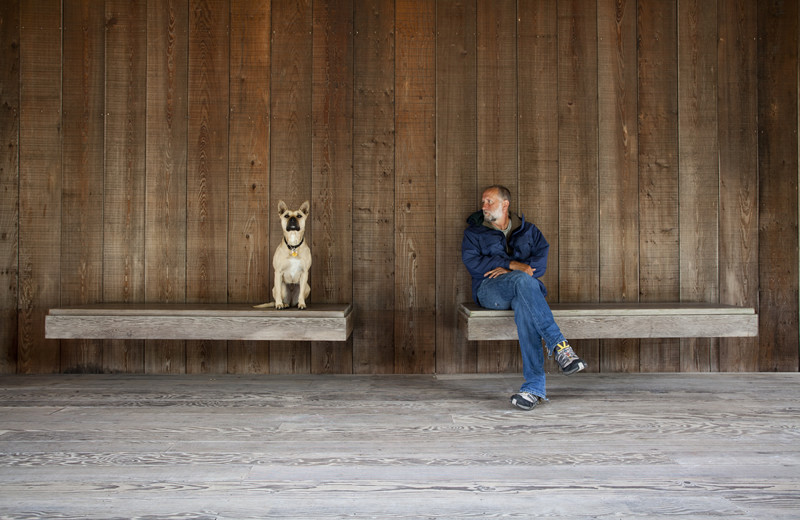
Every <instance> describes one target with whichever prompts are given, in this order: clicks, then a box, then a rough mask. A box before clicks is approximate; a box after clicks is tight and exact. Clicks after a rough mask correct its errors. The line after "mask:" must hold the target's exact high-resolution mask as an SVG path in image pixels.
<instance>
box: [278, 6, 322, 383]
mask: <svg viewBox="0 0 800 520" xmlns="http://www.w3.org/2000/svg"><path fill="white" fill-rule="evenodd" d="M271 13H272V38H273V42H272V59H271V61H270V67H271V69H270V104H271V108H270V193H269V196H270V204H269V208H268V210H269V212H268V214H269V215H270V217H271V219H270V241H271V244H270V246H271V250H272V251H274V249H275V248H276V247H277V246H278V244H280V241H281V240H282V239H283V234H282V231H281V227H280V219H279V218H278V217H277V215H278V210H277V208H278V201H279V200H283V201H285V202H286V204H287V205H288V206H289V207H290V208H294V209H296V208H299V207H300V204H302V203H303V201H305V200H309V199H310V198H311V173H312V172H311V164H312V159H311V158H312V146H311V136H312V124H311V118H312V97H311V90H310V89H309V88H308V85H310V84H311V80H312V77H313V76H312V63H313V59H312V38H311V33H312V2H311V1H310V0H302V1H298V2H273V4H272V8H271ZM314 211H315V209H314V207H313V206H312V207H311V213H312V214H313V213H314ZM312 222H313V220H312ZM309 224H310V223H309V222H306V235H305V238H306V240H308V241H309V242H312V243H313V240H314V230H313V226H312V225H309ZM312 254H313V251H312ZM271 256H272V255H270V257H271ZM315 272H316V270H315V268H314V266H313V265H312V266H311V274H310V276H311V280H312V283H313V280H314V278H315V274H314V273H315ZM270 273H272V270H270ZM271 285H272V284H270V286H271ZM310 301H314V294H313V293H312V294H311V296H310ZM270 371H271V372H272V373H279V374H280V373H283V374H287V373H288V374H303V373H308V372H310V371H311V349H310V346H309V345H308V344H307V343H287V342H276V343H273V344H271V345H270Z"/></svg>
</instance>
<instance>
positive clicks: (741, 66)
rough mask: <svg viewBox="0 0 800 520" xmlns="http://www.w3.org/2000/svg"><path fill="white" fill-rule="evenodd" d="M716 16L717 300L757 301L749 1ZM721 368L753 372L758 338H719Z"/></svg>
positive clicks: (752, 14) (723, 7)
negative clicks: (717, 71)
mask: <svg viewBox="0 0 800 520" xmlns="http://www.w3.org/2000/svg"><path fill="white" fill-rule="evenodd" d="M717 8H718V18H719V41H720V46H719V57H718V67H719V80H718V93H719V101H718V106H719V114H718V117H719V125H718V128H719V171H720V184H719V189H720V202H719V218H720V229H719V299H720V302H721V303H727V304H732V305H746V306H751V307H752V306H756V305H757V303H758V179H757V177H756V176H755V175H753V172H756V171H758V123H757V117H758V79H757V77H756V75H757V68H758V67H757V63H756V60H757V44H756V39H757V34H758V23H757V15H758V12H757V9H756V4H755V3H754V2H748V1H737V2H721V3H720V4H719V5H718V6H717ZM719 365H720V370H724V371H742V372H754V371H756V370H757V369H758V343H757V340H755V339H752V338H747V339H721V340H720V352H719Z"/></svg>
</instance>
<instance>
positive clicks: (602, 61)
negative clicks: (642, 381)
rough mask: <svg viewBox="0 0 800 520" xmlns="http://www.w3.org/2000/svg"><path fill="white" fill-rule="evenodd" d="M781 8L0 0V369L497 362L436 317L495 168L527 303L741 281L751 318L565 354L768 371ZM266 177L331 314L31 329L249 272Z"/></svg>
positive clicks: (449, 306) (784, 196)
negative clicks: (63, 334) (352, 323)
mask: <svg viewBox="0 0 800 520" xmlns="http://www.w3.org/2000/svg"><path fill="white" fill-rule="evenodd" d="M103 23H104V24H105V26H104V27H103ZM799 25H800V21H799V20H798V11H797V5H796V2H789V1H787V0H770V1H767V2H759V1H757V0H731V1H729V2H717V3H715V4H713V5H706V3H703V2H696V1H694V0H687V1H684V2H679V1H677V0H637V1H636V2H633V1H632V0H620V1H609V0H602V1H600V2H589V3H588V4H587V3H586V2H580V1H577V0H560V1H557V0H517V1H507V0H502V1H497V2H490V1H485V0H480V1H478V0H466V1H463V0H440V1H437V2H433V1H427V0H426V1H417V0H375V1H373V0H363V1H362V0H359V2H353V1H352V0H344V1H333V0H317V1H310V0H308V1H302V2H273V1H270V0H257V1H256V2H253V3H247V2H243V1H242V0H189V1H175V0H165V1H163V2H162V1H154V0H133V1H131V2H121V1H120V0H104V1H102V2H98V3H95V2H85V1H80V0H66V1H64V2H59V3H57V5H56V4H51V3H48V2H47V1H45V0H35V1H34V2H31V3H23V2H19V0H9V1H8V2H5V3H3V4H2V7H0V48H2V49H4V51H3V57H4V59H3V60H2V65H0V85H1V86H0V113H1V114H0V115H2V121H1V122H0V139H2V146H1V147H0V193H2V195H3V196H2V198H0V251H2V253H0V286H2V289H0V372H2V371H3V370H8V371H12V372H25V373H31V372H64V371H74V370H78V371H83V372H97V371H106V372H113V373H119V372H150V373H164V372H175V373H186V372H187V371H189V372H193V371H196V370H209V371H211V370H213V371H215V372H216V371H227V372H234V373H240V372H242V371H244V372H250V373H273V374H276V373H284V372H299V373H352V372H354V371H357V372H360V373H363V372H374V371H377V372H381V373H386V372H395V373H400V372H403V373H407V372H432V371H433V372H436V373H439V374H441V373H450V372H476V371H507V370H516V369H517V367H518V364H517V363H518V357H517V348H516V346H514V345H512V344H508V345H503V346H499V347H498V345H488V344H477V343H475V342H469V341H467V340H466V339H464V338H463V337H462V336H461V335H460V331H459V329H458V327H457V323H458V321H457V319H456V318H457V311H456V309H457V305H458V303H459V302H462V301H467V300H469V299H470V296H471V295H470V294H469V290H470V284H469V277H468V274H467V272H466V270H465V269H464V268H463V265H462V263H461V260H460V257H459V252H460V251H459V249H460V243H461V239H462V236H463V229H464V225H465V223H464V219H465V217H466V216H467V215H468V214H469V213H471V212H472V211H474V210H475V209H476V202H477V200H478V195H479V194H478V191H479V190H480V188H482V187H483V185H485V184H487V183H489V182H495V181H496V182H503V183H505V184H508V185H509V186H510V187H511V188H512V191H513V193H514V201H513V206H514V207H515V208H517V209H518V210H519V211H520V212H522V213H524V214H525V216H526V218H527V219H528V220H530V221H532V222H534V223H535V224H537V226H539V227H540V229H541V230H542V231H543V232H544V234H545V236H546V237H547V240H548V241H549V242H550V245H551V248H550V258H549V264H550V265H549V269H548V272H547V273H546V274H545V278H544V281H545V283H546V285H547V287H548V289H549V294H548V299H549V301H551V302H559V301H573V300H574V301H579V302H582V303H586V302H590V301H614V300H624V301H637V300H638V301H641V302H657V301H661V302H663V301H669V302H678V301H681V300H683V301H687V300H695V299H696V300H700V301H720V302H724V303H733V304H736V305H742V306H746V307H756V308H758V314H759V319H760V320H762V323H761V327H760V329H761V331H762V336H761V337H760V338H758V340H754V339H753V338H733V339H725V340H713V341H707V340H705V339H703V340H694V339H693V340H691V341H684V342H683V348H681V342H679V341H674V340H661V339H655V340H654V339H643V340H641V341H639V342H638V347H637V341H636V340H631V341H627V342H623V343H619V342H604V341H600V342H598V343H587V344H585V345H577V346H576V348H577V350H578V352H579V353H580V354H581V355H582V356H583V357H585V358H587V359H589V362H590V363H591V366H592V367H593V370H594V369H597V370H600V371H617V370H632V371H633V370H639V371H648V372H649V371H658V372H666V371H680V370H692V371H695V370H702V371H706V370H708V371H717V370H721V371H727V370H731V371H751V370H769V371H772V370H793V371H794V370H797V369H798V368H799V366H800V361H799V359H800V355H798V350H800V346H798V345H800V339H798V338H800V335H798V333H797V330H798V327H800V304H798V301H800V299H798V297H797V294H798V293H799V292H800V289H798V287H797V286H798V283H800V282H797V280H800V262H799V261H798V253H797V251H796V250H797V244H798V243H800V239H798V234H797V227H798V225H797V221H798V215H800V211H798V209H797V208H798V204H797V199H798V195H797V188H796V187H797V169H798V149H800V147H799V146H798V140H797V137H796V134H797V129H798V123H797V110H796V105H797V102H798V96H797V88H798V87H797V85H796V83H797V82H796V81H794V80H793V79H792V78H795V77H796V76H797V69H798V67H797V65H798V63H799V62H800V58H799V57H798V56H800V52H798V45H797V43H796V42H797V41H798V31H800V29H798V26H799ZM84 29H85V30H84ZM101 32H102V33H101ZM512 56H513V57H514V58H513V59H512ZM98 92H99V94H98ZM62 111H63V117H62ZM633 113H636V116H637V117H636V118H635V119H634V118H633V117H632V114H633ZM101 120H102V121H101ZM226 125H227V126H226ZM276 159H277V162H276ZM100 170H102V178H98V175H97V172H98V171H100ZM592 179H593V180H592ZM587 181H589V182H587ZM634 186H635V188H634ZM100 193H102V195H100ZM281 198H283V199H290V200H289V202H291V203H292V204H299V202H301V201H303V200H305V199H308V200H310V201H311V206H312V217H311V222H310V228H309V234H308V240H309V241H310V244H311V245H312V246H313V247H312V250H313V254H314V255H315V264H314V267H313V268H312V273H311V285H312V296H311V299H312V301H317V302H325V301H329V302H331V301H333V302H335V301H343V302H355V303H356V305H358V306H359V307H360V308H364V309H366V310H368V311H369V312H374V313H375V314H374V315H373V316H370V317H366V315H364V316H362V315H361V314H359V319H361V320H363V323H362V325H363V326H359V327H358V330H359V331H362V330H363V331H367V332H363V337H362V338H361V339H359V340H358V341H355V339H354V338H353V337H351V339H350V340H348V341H347V342H320V343H315V342H311V343H307V342H306V343H298V344H296V345H293V344H291V342H277V343H273V344H269V345H266V344H263V345H255V344H254V342H253V343H238V344H233V343H231V344H228V345H227V352H225V351H224V350H223V349H224V347H222V346H221V345H220V346H219V347H220V348H215V347H213V346H211V345H192V346H190V348H189V350H188V351H187V350H186V349H185V345H184V343H183V342H177V343H172V344H167V343H163V342H158V341H156V342H148V345H145V344H144V343H142V342H141V341H144V340H141V341H140V342H138V343H137V342H128V343H119V342H116V341H105V340H104V341H103V343H102V345H99V343H91V342H89V343H83V342H75V343H69V342H61V341H58V342H56V341H54V340H48V339H46V338H45V337H44V331H43V322H44V313H45V312H46V309H48V308H50V307H52V306H54V305H59V304H62V303H71V302H81V301H94V300H97V301H106V302H110V301H119V302H144V301H150V302H164V301H166V302H172V303H176V302H186V301H187V299H188V300H191V301H207V302H214V303H225V302H240V303H243V304H249V303H255V302H261V301H266V300H268V299H270V294H269V293H270V288H271V283H272V282H271V279H272V271H271V269H270V265H269V261H270V260H269V259H270V258H271V256H272V251H273V249H274V247H275V246H276V245H277V242H278V241H279V240H280V236H279V229H278V225H277V220H276V219H275V205H276V202H277V200H278V199H281ZM709 200H710V201H711V203H710V204H708V203H707V201H709ZM715 201H716V202H715ZM715 204H716V207H715ZM98 251H99V253H98ZM565 259H566V263H565V262H564V260H565ZM637 265H638V272H637V267H636V266H637ZM637 292H638V294H637ZM92 294H94V295H97V296H91V295H92ZM315 295H316V296H315ZM2 301H5V302H6V303H5V305H6V307H5V308H4V307H2V306H3V305H4V304H3V303H2ZM3 309H5V310H3ZM4 312H5V314H3V313H4ZM3 316H6V318H4V317H3ZM3 320H6V321H8V322H9V324H10V326H2V323H3ZM358 334H362V332H359V333H358ZM354 341H355V343H354ZM148 349H152V350H148ZM187 352H188V354H187ZM273 362H274V363H273ZM187 363H188V364H187ZM212 365H213V366H214V368H213V369H212V368H211V366H212ZM3 367H6V368H3ZM552 368H553V367H552V366H550V369H552Z"/></svg>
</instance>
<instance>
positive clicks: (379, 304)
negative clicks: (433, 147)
mask: <svg viewBox="0 0 800 520" xmlns="http://www.w3.org/2000/svg"><path fill="white" fill-rule="evenodd" d="M353 16H354V22H353V28H354V36H353V42H354V49H353V52H354V62H353V63H354V80H353V81H354V98H353V302H354V303H355V305H356V308H357V309H358V311H359V312H358V316H357V317H356V331H355V334H354V336H353V371H354V372H355V373H357V374H359V373H392V372H393V371H394V360H395V345H394V319H395V317H394V312H393V307H394V301H395V294H394V288H395V283H394V280H395V276H396V273H395V241H394V233H395V218H394V214H395V191H394V190H395V162H394V157H395V121H394V102H395V95H394V66H393V65H392V66H388V67H387V66H386V64H387V63H393V62H394V55H395V43H394V39H395V34H394V33H395V24H394V0H355V1H354V2H353Z"/></svg>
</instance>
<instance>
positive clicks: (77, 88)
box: [61, 0, 105, 373]
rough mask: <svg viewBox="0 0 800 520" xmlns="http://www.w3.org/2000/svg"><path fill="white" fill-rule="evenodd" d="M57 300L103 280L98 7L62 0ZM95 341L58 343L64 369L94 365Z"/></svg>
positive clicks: (96, 294) (82, 298) (81, 297)
mask: <svg viewBox="0 0 800 520" xmlns="http://www.w3.org/2000/svg"><path fill="white" fill-rule="evenodd" d="M62 5H63V9H64V29H63V31H64V32H63V52H64V60H63V72H62V78H63V80H62V81H63V86H62V88H63V92H62V95H63V107H64V108H63V124H64V128H63V132H64V134H63V141H62V146H63V149H62V157H61V160H62V163H63V166H62V168H63V174H62V179H63V180H62V188H61V204H62V206H61V225H62V231H61V303H62V304H64V305H76V304H82V303H95V302H97V301H99V300H100V299H101V298H102V281H103V126H104V122H103V108H104V99H103V98H104V89H103V80H104V77H105V70H104V67H103V65H104V62H105V60H104V54H103V51H104V24H105V11H104V9H94V8H92V5H90V3H88V2H84V1H82V0H66V1H65V2H63V4H62ZM102 356H103V343H102V341H100V340H66V341H62V342H61V371H62V372H95V373H96V372H100V371H101V370H102Z"/></svg>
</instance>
